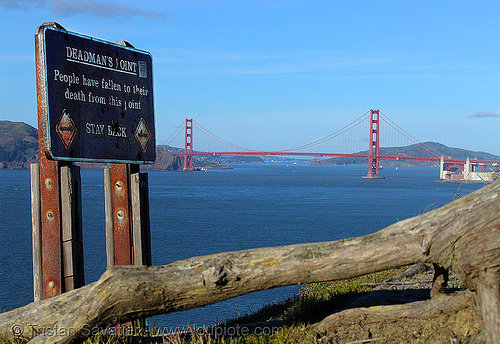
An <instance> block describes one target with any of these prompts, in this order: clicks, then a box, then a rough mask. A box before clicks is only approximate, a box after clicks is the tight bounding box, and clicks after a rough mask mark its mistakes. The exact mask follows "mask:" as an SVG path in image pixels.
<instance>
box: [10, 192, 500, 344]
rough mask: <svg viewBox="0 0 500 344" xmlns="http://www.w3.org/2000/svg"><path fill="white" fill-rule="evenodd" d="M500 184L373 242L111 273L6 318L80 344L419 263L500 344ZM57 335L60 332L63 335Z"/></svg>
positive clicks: (19, 328) (42, 339)
mask: <svg viewBox="0 0 500 344" xmlns="http://www.w3.org/2000/svg"><path fill="white" fill-rule="evenodd" d="M499 209H500V183H495V184H493V185H490V186H488V187H485V188H482V189H480V190H478V191H476V192H475V193H473V194H470V195H468V196H467V197H463V198H461V199H459V200H456V201H454V202H452V203H450V204H448V205H446V206H444V207H441V208H439V209H436V210H434V211H432V212H429V213H426V214H423V215H420V216H417V217H414V218H411V219H407V220H404V221H401V222H397V223H395V224H393V225H391V226H389V227H387V228H385V229H383V230H381V231H379V232H376V233H374V234H371V235H367V236H364V237H358V238H351V239H345V240H339V241H334V242H325V243H312V244H301V245H291V246H283V247H274V248H261V249H254V250H246V251H238V252H228V253H221V254H216V255H210V256H204V257H194V258H190V259H186V260H183V261H178V262H174V263H172V264H169V265H165V266H152V267H136V266H116V267H112V268H109V269H108V270H107V271H106V272H105V273H104V274H103V275H102V277H101V278H100V279H99V280H98V281H97V282H95V283H92V284H90V285H87V286H85V287H82V288H80V289H76V290H73V291H70V292H68V293H65V294H62V295H59V296H57V297H54V298H51V299H48V300H42V301H38V302H34V303H31V304H29V305H27V306H24V307H21V308H18V309H15V310H12V311H10V312H7V313H3V314H0V334H1V333H3V334H4V335H7V336H8V335H12V332H13V331H12V330H13V329H14V330H15V332H18V333H20V332H23V333H24V334H27V335H29V332H30V329H31V330H33V327H34V326H35V325H36V326H37V327H38V329H39V330H45V331H46V333H48V334H50V335H49V336H40V335H39V336H37V337H36V338H34V339H33V340H32V342H33V343H71V342H73V341H75V340H77V339H79V338H83V337H85V336H86V335H88V334H90V333H91V332H92V331H93V330H95V329H96V328H105V327H108V326H112V325H115V324H118V323H125V322H128V321H131V320H134V319H138V318H144V317H149V316H153V315H158V314H163V313H169V312H174V311H180V310H185V309H190V308H196V307H200V306H204V305H207V304H211V303H215V302H219V301H222V300H225V299H228V298H231V297H235V296H239V295H243V294H247V293H250V292H253V291H257V290H264V289H269V288H274V287H279V286H285V285H292V284H299V283H311V282H320V281H329V280H340V279H346V278H351V277H355V276H360V275H364V274H368V273H371V272H375V271H381V270H385V269H389V268H394V267H399V266H403V265H408V264H412V263H417V262H424V263H428V264H430V263H434V264H437V265H439V266H441V267H443V268H445V269H452V270H453V271H454V272H455V273H456V274H457V275H458V276H459V278H460V279H461V280H462V282H464V283H465V284H466V285H467V287H468V288H469V290H471V291H473V292H475V293H476V294H477V303H478V305H480V314H481V316H482V319H483V323H484V326H485V331H486V339H487V342H488V343H500V309H499V308H500V306H499V301H500V289H499V282H500V211H499ZM56 329H57V330H56Z"/></svg>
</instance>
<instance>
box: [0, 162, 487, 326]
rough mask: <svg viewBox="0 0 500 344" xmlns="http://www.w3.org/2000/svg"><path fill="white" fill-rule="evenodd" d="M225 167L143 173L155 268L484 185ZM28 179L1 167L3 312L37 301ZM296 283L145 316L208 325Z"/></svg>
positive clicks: (399, 214) (307, 238) (327, 232)
mask: <svg viewBox="0 0 500 344" xmlns="http://www.w3.org/2000/svg"><path fill="white" fill-rule="evenodd" d="M231 167H233V169H230V170H209V171H207V172H193V173H181V172H156V171H155V172H149V173H148V175H149V195H150V216H151V238H152V261H153V265H165V264H169V263H171V262H173V261H176V260H180V259H185V258H189V257H193V256H201V255H207V254H213V253H220V252H226V251H236V250H243V249H250V248H258V247H267V246H281V245H290V244H297V243H308V242H322V241H332V240H338V239H342V238H349V237H354V236H362V235H367V234H370V233H373V232H375V231H378V230H380V229H382V228H384V227H386V226H389V225H390V224H392V223H394V222H397V221H400V220H403V219H406V218H408V217H412V216H416V215H419V214H422V213H424V212H426V211H428V210H431V209H434V208H437V207H439V206H442V205H444V204H446V203H448V202H450V201H452V200H453V199H455V198H457V197H458V196H457V195H458V194H460V195H461V196H463V195H466V194H468V193H471V192H473V191H474V190H477V189H479V188H480V187H482V186H483V185H481V184H459V183H445V182H439V181H437V178H438V168H416V167H414V168H399V169H398V170H396V169H395V168H385V169H383V170H382V171H381V174H382V175H384V176H385V179H380V180H367V179H362V178H361V177H362V176H363V175H366V172H367V168H366V167H361V166H309V165H307V164H305V163H304V164H285V163H282V164H269V165H266V164H236V165H231ZM103 180H104V177H103V171H102V170H99V171H96V170H82V199H83V237H84V260H85V280H86V283H91V282H94V281H96V280H97V279H98V278H99V277H100V275H101V274H102V273H103V272H104V271H105V269H106V253H105V231H104V228H105V223H104V190H103V184H104V182H103ZM30 206H31V205H30V177H29V171H26V170H0V277H1V278H0V312H4V311H8V310H10V309H13V308H16V307H20V306H23V305H26V304H28V303H29V302H31V301H32V300H33V282H32V258H31V212H30ZM298 288H299V286H290V287H283V288H277V289H273V290H267V291H262V292H257V293H253V294H249V295H245V296H242V297H238V298H234V299H231V300H227V301H224V302H221V303H218V304H215V305H210V306H206V307H203V308H198V309H194V310H189V311H183V312H176V313H172V314H168V315H162V316H158V317H153V318H151V319H149V321H150V323H151V322H154V323H155V324H156V325H157V326H163V327H175V326H185V325H186V324H187V323H189V324H190V325H191V326H202V325H208V326H210V325H213V324H215V323H216V322H219V321H224V320H226V319H228V318H233V317H236V316H238V315H243V314H246V313H250V312H253V311H256V310H258V309H259V308H260V307H262V306H263V305H266V304H269V303H276V302H279V301H282V300H284V299H286V298H290V297H293V296H294V295H295V294H296V293H297V291H298Z"/></svg>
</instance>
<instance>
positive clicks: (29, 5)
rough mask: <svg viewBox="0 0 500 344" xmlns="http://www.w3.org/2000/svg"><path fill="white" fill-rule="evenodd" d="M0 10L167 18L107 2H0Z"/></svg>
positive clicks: (6, 0) (21, 0)
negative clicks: (44, 10) (37, 9)
mask: <svg viewBox="0 0 500 344" xmlns="http://www.w3.org/2000/svg"><path fill="white" fill-rule="evenodd" d="M0 8H4V9H6V10H22V11H29V10H34V9H36V8H46V9H49V10H52V11H54V12H55V13H56V14H58V15H62V16H65V17H71V16H75V15H79V14H87V15H89V14H90V15H92V16H96V17H105V18H109V17H114V18H132V17H144V18H148V19H153V20H166V19H167V17H168V16H167V15H166V14H164V13H161V12H153V11H144V10H141V9H140V8H136V7H131V6H127V5H123V4H122V3H120V2H115V1H107V0H103V1H96V0H69V1H65V0H18V1H12V0H0Z"/></svg>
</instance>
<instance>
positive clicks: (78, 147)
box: [37, 26, 156, 163]
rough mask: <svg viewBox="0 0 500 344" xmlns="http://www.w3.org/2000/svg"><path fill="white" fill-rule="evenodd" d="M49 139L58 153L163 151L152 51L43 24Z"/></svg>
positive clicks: (136, 155)
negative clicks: (158, 133) (156, 112)
mask: <svg viewBox="0 0 500 344" xmlns="http://www.w3.org/2000/svg"><path fill="white" fill-rule="evenodd" d="M38 35H39V36H41V37H39V38H41V39H40V40H39V41H40V42H43V44H41V46H40V47H39V51H38V52H37V54H39V55H38V56H39V58H38V61H41V64H42V65H41V66H39V67H41V68H39V70H40V75H39V79H40V83H41V90H42V94H41V97H42V103H43V104H45V106H44V109H43V125H44V145H45V149H46V150H47V153H48V155H49V156H50V157H51V158H52V159H54V160H67V161H90V162H118V163H151V162H154V160H155V158H156V147H155V144H154V143H155V141H156V138H155V120H154V101H153V66H152V57H151V54H149V53H147V52H145V51H141V50H137V49H134V48H131V47H125V46H121V45H117V44H115V43H110V42H104V41H101V40H98V39H95V38H92V37H87V36H83V35H80V34H77V33H72V32H68V31H65V30H62V29H58V28H54V27H52V26H42V27H40V28H39V30H38Z"/></svg>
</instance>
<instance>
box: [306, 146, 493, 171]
mask: <svg viewBox="0 0 500 344" xmlns="http://www.w3.org/2000/svg"><path fill="white" fill-rule="evenodd" d="M424 144H425V145H426V146H427V147H429V148H430V149H431V150H433V151H436V152H438V153H439V154H441V155H443V156H445V157H453V158H456V159H467V158H468V157H469V158H471V159H478V160H499V161H500V156H498V155H493V154H490V153H486V152H478V151H470V150H466V149H461V148H452V147H448V146H445V145H443V144H441V143H438V142H431V141H428V142H424ZM417 146H418V145H410V146H406V147H389V148H382V147H381V148H380V154H383V155H399V156H404V155H406V152H411V151H417ZM419 151H422V150H421V149H420V150H419ZM357 154H368V150H366V151H361V152H357ZM421 156H429V157H433V156H435V155H433V154H431V153H430V152H427V151H423V152H422V154H421ZM311 164H312V165H366V164H367V161H366V160H364V159H354V158H331V159H324V160H315V161H312V162H311ZM380 164H381V165H383V166H396V165H398V166H437V163H433V162H426V161H405V160H399V161H396V160H381V161H380Z"/></svg>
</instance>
